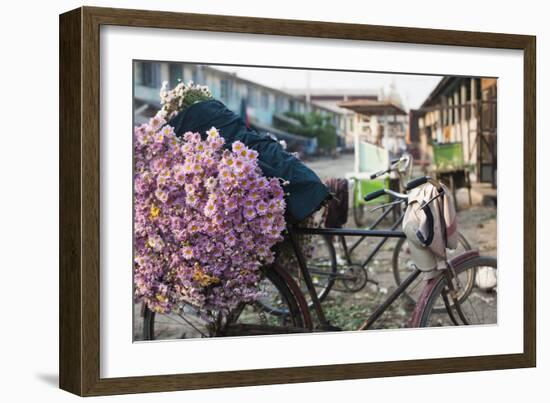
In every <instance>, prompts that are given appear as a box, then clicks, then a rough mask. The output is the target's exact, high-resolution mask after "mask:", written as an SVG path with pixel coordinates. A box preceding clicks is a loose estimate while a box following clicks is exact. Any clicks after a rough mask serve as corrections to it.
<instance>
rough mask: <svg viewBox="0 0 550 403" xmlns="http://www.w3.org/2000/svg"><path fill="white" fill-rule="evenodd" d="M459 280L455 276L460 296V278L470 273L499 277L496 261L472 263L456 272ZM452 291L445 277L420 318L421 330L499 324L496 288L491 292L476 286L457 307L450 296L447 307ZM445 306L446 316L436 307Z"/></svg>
mask: <svg viewBox="0 0 550 403" xmlns="http://www.w3.org/2000/svg"><path fill="white" fill-rule="evenodd" d="M455 272H456V276H454V275H453V276H452V281H453V285H454V288H455V289H456V290H457V292H458V293H459V295H460V292H461V287H465V285H462V284H461V283H460V281H457V279H458V280H459V279H460V278H461V275H463V274H465V273H468V272H471V273H478V272H483V273H486V272H487V273H489V272H490V273H492V275H493V276H494V278H495V284H496V276H497V260H496V259H495V258H493V257H488V256H477V257H475V258H472V259H469V260H467V261H465V262H463V263H461V264H459V265H458V267H456V268H455ZM448 289H449V280H448V278H447V277H445V276H442V277H441V278H440V279H439V280H437V283H436V284H435V285H434V286H433V289H432V291H431V292H430V294H429V296H428V298H427V302H426V305H425V307H424V309H423V311H422V314H421V316H420V322H419V326H420V327H434V326H453V325H454V326H459V325H487V324H496V323H497V288H496V286H495V287H494V288H491V289H490V290H486V289H482V288H479V287H477V286H473V288H472V290H471V292H470V293H469V294H468V296H467V298H465V299H463V300H461V301H459V302H458V304H454V302H453V300H452V298H451V297H450V296H448V299H447V300H448V303H447V304H446V303H445V297H444V295H445V293H446V292H447V291H448ZM441 305H443V306H445V310H444V312H440V311H439V310H437V309H435V307H437V306H441Z"/></svg>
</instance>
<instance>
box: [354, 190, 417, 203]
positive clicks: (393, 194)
mask: <svg viewBox="0 0 550 403" xmlns="http://www.w3.org/2000/svg"><path fill="white" fill-rule="evenodd" d="M385 194H387V195H389V196H391V197H392V198H394V199H397V200H407V198H408V196H407V195H406V194H403V193H398V192H395V191H393V190H391V189H380V190H376V191H374V192H371V193H369V194H368V195H366V196H365V198H364V200H365V201H367V202H368V201H371V200H374V199H376V198H378V197H380V196H383V195H385Z"/></svg>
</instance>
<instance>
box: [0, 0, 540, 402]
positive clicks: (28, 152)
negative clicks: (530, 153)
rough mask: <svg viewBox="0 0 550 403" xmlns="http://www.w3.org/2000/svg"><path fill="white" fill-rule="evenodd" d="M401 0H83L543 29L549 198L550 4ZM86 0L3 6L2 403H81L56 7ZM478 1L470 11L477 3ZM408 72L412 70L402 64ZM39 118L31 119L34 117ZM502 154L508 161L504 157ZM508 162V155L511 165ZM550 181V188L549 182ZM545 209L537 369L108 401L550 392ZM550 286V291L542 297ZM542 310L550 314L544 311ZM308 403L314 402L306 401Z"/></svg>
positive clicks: (458, 398)
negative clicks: (63, 196)
mask: <svg viewBox="0 0 550 403" xmlns="http://www.w3.org/2000/svg"><path fill="white" fill-rule="evenodd" d="M425 3H427V4H421V2H420V1H407V0H396V1H394V2H392V5H391V12H389V11H390V10H389V9H388V5H387V3H386V2H357V1H352V0H340V1H339V2H326V3H322V2H319V1H315V2H311V3H309V4H308V3H307V2H296V1H295V0H278V1H273V2H269V1H267V2H266V1H261V2H258V1H244V0H232V1H230V2H218V1H214V0H196V1H194V0H193V1H191V0H189V1H185V2H184V1H179V2H173V1H167V0H155V1H137V0H135V1H128V0H121V1H117V2H115V1H110V2H109V1H92V0H90V1H87V4H88V5H98V6H115V5H116V6H117V7H125V8H145V9H151V8H153V9H164V10H171V11H188V12H200V13H214V14H216V13H217V14H233V15H250V16H261V17H275V18H277V17H279V18H296V19H312V20H326V21H340V22H350V23H371V24H382V25H402V26H420V27H432V28H451V29H465V30H474V31H475V30H484V31H495V32H499V31H500V32H510V33H525V34H536V35H537V36H538V63H537V70H538V72H539V77H538V86H537V90H538V94H539V95H538V111H539V114H538V116H539V119H538V122H537V125H538V133H539V136H538V139H539V142H538V145H539V146H538V153H539V163H538V172H539V180H538V183H539V205H541V204H542V203H541V202H542V201H544V200H546V199H547V198H548V197H550V192H549V191H548V189H547V188H546V189H545V188H543V184H548V183H549V181H548V180H544V178H545V176H547V172H549V171H550V159H548V158H546V159H543V158H542V156H543V154H544V153H545V152H549V151H550V144H549V142H550V141H549V139H548V136H543V135H542V134H543V133H545V134H548V133H550V123H549V121H548V120H543V114H542V111H546V110H548V109H549V108H550V105H549V101H550V93H548V92H547V91H550V88H549V85H548V80H549V78H548V75H547V74H544V72H547V71H549V70H550V43H549V42H550V27H549V25H548V23H547V21H546V20H547V15H548V14H547V12H545V10H544V9H543V7H544V2H540V1H531V0H525V1H523V2H521V3H518V2H513V3H510V5H509V4H504V2H498V1H490V2H489V1H487V2H480V1H470V0H463V1H461V2H460V5H459V6H458V7H447V6H442V5H441V3H440V2H439V1H437V0H434V1H427V2H425ZM80 5H81V2H79V1H68V0H65V1H61V0H60V1H56V2H45V1H41V2H38V1H37V2H30V1H24V0H19V1H10V2H4V3H3V4H2V16H3V18H2V25H1V29H2V36H1V38H2V42H1V46H2V53H1V54H2V63H1V64H0V69H1V76H0V77H2V90H3V91H2V95H1V96H0V102H1V103H2V108H1V109H0V110H2V111H3V112H4V114H3V116H2V117H3V122H2V123H3V124H2V125H1V127H2V132H1V134H0V136H1V140H2V141H1V143H0V144H1V146H0V153H1V157H0V164H1V168H2V171H1V172H2V174H1V176H0V178H1V179H2V188H1V189H2V190H1V194H2V197H1V198H0V229H1V231H0V241H1V242H0V251H1V252H2V258H3V259H2V262H1V264H0V270H1V272H2V277H1V279H2V286H1V287H0V289H1V290H2V292H1V293H0V296H1V297H3V298H2V302H3V312H2V314H3V323H2V325H1V327H0V329H1V332H0V334H1V336H0V337H1V338H2V340H1V343H0V357H1V358H0V362H1V364H0V365H1V374H0V376H1V378H0V379H2V388H0V395H1V396H2V398H3V399H2V400H3V401H6V402H17V401H41V402H65V401H76V398H74V397H73V396H71V395H69V394H67V393H65V392H62V391H59V390H58V389H56V385H57V362H58V358H57V357H58V352H57V351H58V350H57V343H58V341H57V336H58V332H57V301H58V299H57V295H58V289H57V283H58V275H57V268H58V259H57V253H58V242H57V238H58V236H57V231H58V225H57V222H58V163H57V161H58V134H57V133H58V131H57V130H58V129H57V123H58V118H57V116H58V110H57V96H58V80H57V74H58V14H59V13H61V12H63V11H66V10H69V9H71V8H75V7H77V6H80ZM472 10H475V12H472ZM403 70H406V65H404V67H403ZM31 119H32V124H31ZM500 163H509V162H507V161H500ZM510 163H512V162H510ZM547 186H548V185H547ZM548 215H549V213H548V210H547V209H542V208H541V209H539V212H538V217H539V226H538V227H539V231H538V239H539V242H538V250H539V256H538V262H539V267H540V268H541V270H539V271H538V284H539V287H538V291H539V299H538V303H539V315H538V323H539V345H538V368H537V369H528V370H510V371H498V372H481V373H465V374H448V375H435V376H415V377H402V378H388V379H373V380H359V381H342V382H325V383H316V384H302V385H284V386H266V387H253V388H239V389H226V390H214V391H194V392H180V393H168V394H163V395H162V396H161V395H158V394H155V395H151V394H150V395H139V396H123V397H111V398H104V399H102V401H109V402H110V401H125V402H153V401H160V399H163V400H162V401H165V402H176V401H178V402H180V401H182V400H185V401H189V402H224V403H226V402H227V403H228V402H259V401H261V402H266V403H267V402H281V401H289V402H291V401H296V400H298V399H300V400H304V401H305V399H307V398H308V397H309V396H311V398H312V400H314V401H316V402H329V401H335V400H336V401H344V399H345V400H356V399H358V400H360V401H364V402H376V401H409V402H411V401H413V402H414V401H422V402H426V403H428V402H440V401H442V400H443V401H446V402H464V401H470V402H476V401H491V402H515V401H525V400H529V401H530V402H543V401H548V400H547V399H548V397H547V396H548V388H547V385H546V384H547V382H548V374H549V373H550V354H549V351H548V340H549V339H550V338H549V336H550V334H549V333H550V332H549V330H550V329H549V326H550V317H549V316H548V314H547V313H546V312H544V311H545V309H544V308H545V307H548V306H550V297H549V295H550V284H549V281H548V280H549V277H550V275H549V274H548V270H549V263H550V262H549V256H548V253H547V252H546V253H544V251H543V250H544V245H545V242H544V241H548V240H549V239H550V238H549V237H548V235H546V234H543V233H542V231H541V228H542V227H543V225H542V223H543V222H548ZM544 293H545V294H544ZM543 313H545V316H543ZM308 400H309V399H308Z"/></svg>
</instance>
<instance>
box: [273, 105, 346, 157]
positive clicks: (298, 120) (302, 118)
mask: <svg viewBox="0 0 550 403" xmlns="http://www.w3.org/2000/svg"><path fill="white" fill-rule="evenodd" d="M284 115H285V116H286V117H289V118H291V119H292V120H293V121H294V122H292V120H289V121H278V123H277V127H278V128H279V129H281V130H284V131H287V132H290V133H293V134H297V135H298V136H303V137H309V138H317V144H318V146H319V148H320V149H321V150H323V151H327V152H328V151H332V150H333V149H334V148H335V147H336V144H337V136H336V128H335V127H334V125H333V124H332V123H331V121H330V117H329V116H323V115H322V114H320V113H318V112H306V113H298V112H285V114H284Z"/></svg>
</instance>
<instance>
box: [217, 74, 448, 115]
mask: <svg viewBox="0 0 550 403" xmlns="http://www.w3.org/2000/svg"><path fill="white" fill-rule="evenodd" d="M215 67H216V68H217V69H220V70H224V71H229V72H232V73H236V74H237V76H239V77H242V78H245V79H248V80H251V81H255V82H257V83H260V84H263V85H266V86H269V87H273V88H277V89H281V90H292V89H297V88H306V87H307V86H308V81H309V87H310V88H311V89H312V90H314V89H316V88H319V89H354V90H356V89H365V91H366V92H367V93H373V92H374V93H375V94H378V93H379V91H380V89H381V88H384V91H385V93H386V94H388V93H389V90H390V85H391V84H392V82H393V84H394V85H395V88H396V91H397V93H398V94H399V96H400V97H401V101H402V103H403V106H404V107H405V108H406V109H411V108H412V109H414V108H418V107H419V106H420V105H421V104H422V102H424V100H425V99H426V97H427V96H428V95H429V94H430V92H431V91H432V90H433V89H434V88H435V86H436V85H437V83H438V82H439V81H440V80H441V77H442V76H428V75H407V74H389V73H366V72H341V71H320V70H296V69H283V68H264V67H236V66H215Z"/></svg>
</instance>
